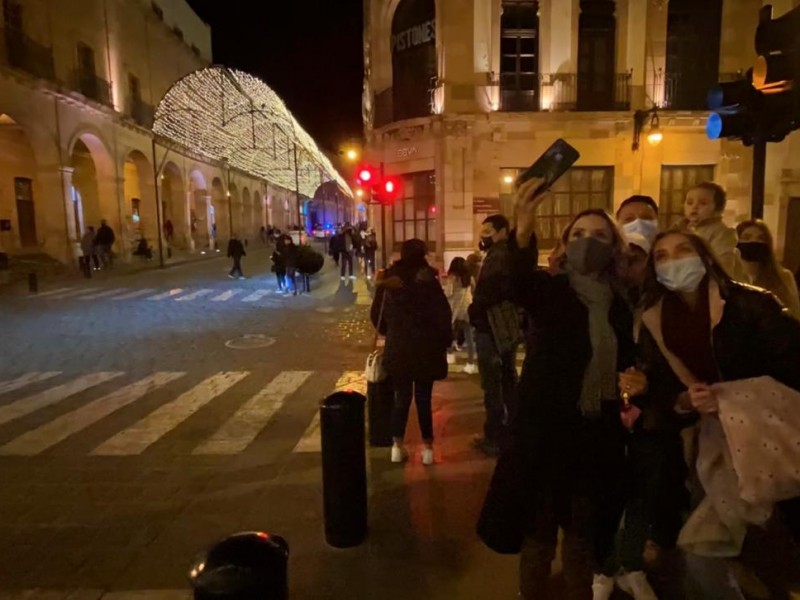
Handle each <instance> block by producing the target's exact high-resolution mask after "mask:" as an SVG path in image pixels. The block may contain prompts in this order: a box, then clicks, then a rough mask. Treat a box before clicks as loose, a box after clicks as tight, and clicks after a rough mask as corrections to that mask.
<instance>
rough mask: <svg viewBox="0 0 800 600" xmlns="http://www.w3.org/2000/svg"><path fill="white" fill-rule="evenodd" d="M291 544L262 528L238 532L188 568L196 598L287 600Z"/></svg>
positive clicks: (203, 599)
mask: <svg viewBox="0 0 800 600" xmlns="http://www.w3.org/2000/svg"><path fill="white" fill-rule="evenodd" d="M288 562H289V545H288V544H287V543H286V540H284V539H283V538H282V537H280V536H274V535H269V534H267V533H263V532H260V531H250V532H243V533H236V534H234V535H232V536H230V537H227V538H225V539H224V540H222V541H221V542H217V543H216V544H214V545H213V546H212V547H211V548H210V549H209V550H208V552H206V553H205V554H203V555H201V556H199V557H198V558H197V559H196V560H195V562H194V563H193V564H192V567H191V570H190V571H189V582H190V583H191V585H192V589H193V590H194V599H195V600H254V599H258V600H287V599H288V598H289V579H288V575H287V570H288Z"/></svg>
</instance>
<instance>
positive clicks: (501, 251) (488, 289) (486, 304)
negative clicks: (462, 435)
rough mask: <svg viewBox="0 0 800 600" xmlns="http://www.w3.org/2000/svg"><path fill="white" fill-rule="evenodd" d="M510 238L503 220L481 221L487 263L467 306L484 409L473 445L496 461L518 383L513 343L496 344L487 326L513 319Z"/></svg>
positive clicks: (494, 336)
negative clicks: (495, 320)
mask: <svg viewBox="0 0 800 600" xmlns="http://www.w3.org/2000/svg"><path fill="white" fill-rule="evenodd" d="M508 234H509V224H508V219H507V218H506V217H504V216H503V215H492V216H489V217H487V218H486V219H485V220H484V221H483V226H482V229H481V246H482V247H483V248H484V249H485V250H486V258H485V259H484V261H483V265H482V266H481V270H480V275H479V276H478V281H477V283H476V285H475V291H474V294H473V297H472V304H471V305H470V307H469V320H470V323H471V324H472V326H473V327H474V328H475V346H476V350H477V354H478V370H479V371H480V374H481V387H482V388H483V401H484V406H485V409H486V421H485V423H484V427H483V436H482V437H479V438H476V439H475V440H474V442H473V443H474V445H475V446H476V447H477V448H478V449H480V450H481V451H483V452H484V453H486V454H488V455H490V456H496V455H497V453H498V451H499V449H500V442H501V440H502V438H503V434H504V431H505V425H506V418H507V415H508V413H509V412H510V411H509V409H510V406H511V401H512V398H513V395H514V387H515V386H516V383H517V370H516V356H517V344H516V341H515V340H510V341H509V340H502V339H499V334H500V332H499V331H498V336H496V335H495V332H494V331H493V330H492V325H491V322H490V313H492V314H493V315H495V314H505V315H509V314H511V315H512V316H513V315H514V314H515V312H516V308H515V307H514V306H513V304H512V303H511V262H510V257H509V253H508ZM513 327H514V326H513V325H512V328H513ZM516 329H517V331H515V332H508V333H511V334H512V335H514V336H517V335H518V334H519V327H518V325H517V326H516ZM515 339H516V338H515Z"/></svg>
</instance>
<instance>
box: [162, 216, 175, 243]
mask: <svg viewBox="0 0 800 600" xmlns="http://www.w3.org/2000/svg"><path fill="white" fill-rule="evenodd" d="M174 237H175V226H174V225H173V224H172V221H171V220H170V219H167V220H166V221H164V239H165V240H166V241H167V243H168V244H172V240H173V238H174Z"/></svg>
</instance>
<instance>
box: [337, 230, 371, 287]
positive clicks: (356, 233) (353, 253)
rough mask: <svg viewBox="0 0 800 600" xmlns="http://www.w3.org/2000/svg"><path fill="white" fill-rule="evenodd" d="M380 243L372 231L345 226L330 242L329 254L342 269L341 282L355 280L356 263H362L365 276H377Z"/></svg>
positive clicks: (369, 277) (368, 277)
mask: <svg viewBox="0 0 800 600" xmlns="http://www.w3.org/2000/svg"><path fill="white" fill-rule="evenodd" d="M377 251H378V241H377V238H376V236H375V232H374V231H373V230H372V229H366V228H359V229H356V228H354V227H353V226H352V225H347V224H346V225H343V226H342V227H340V228H339V229H338V230H337V231H336V233H334V234H333V235H332V236H331V238H330V240H329V241H328V252H329V254H330V255H331V256H332V257H333V260H334V261H335V262H336V265H337V266H338V267H339V268H340V275H341V280H342V281H345V280H346V279H348V278H349V279H355V278H356V276H355V273H354V271H353V264H354V262H360V263H362V266H363V270H364V275H365V276H366V277H367V279H371V278H372V276H373V275H374V274H375V255H376V253H377Z"/></svg>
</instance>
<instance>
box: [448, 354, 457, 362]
mask: <svg viewBox="0 0 800 600" xmlns="http://www.w3.org/2000/svg"><path fill="white" fill-rule="evenodd" d="M447 364H448V365H454V364H456V355H455V354H453V353H452V352H448V353H447Z"/></svg>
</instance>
